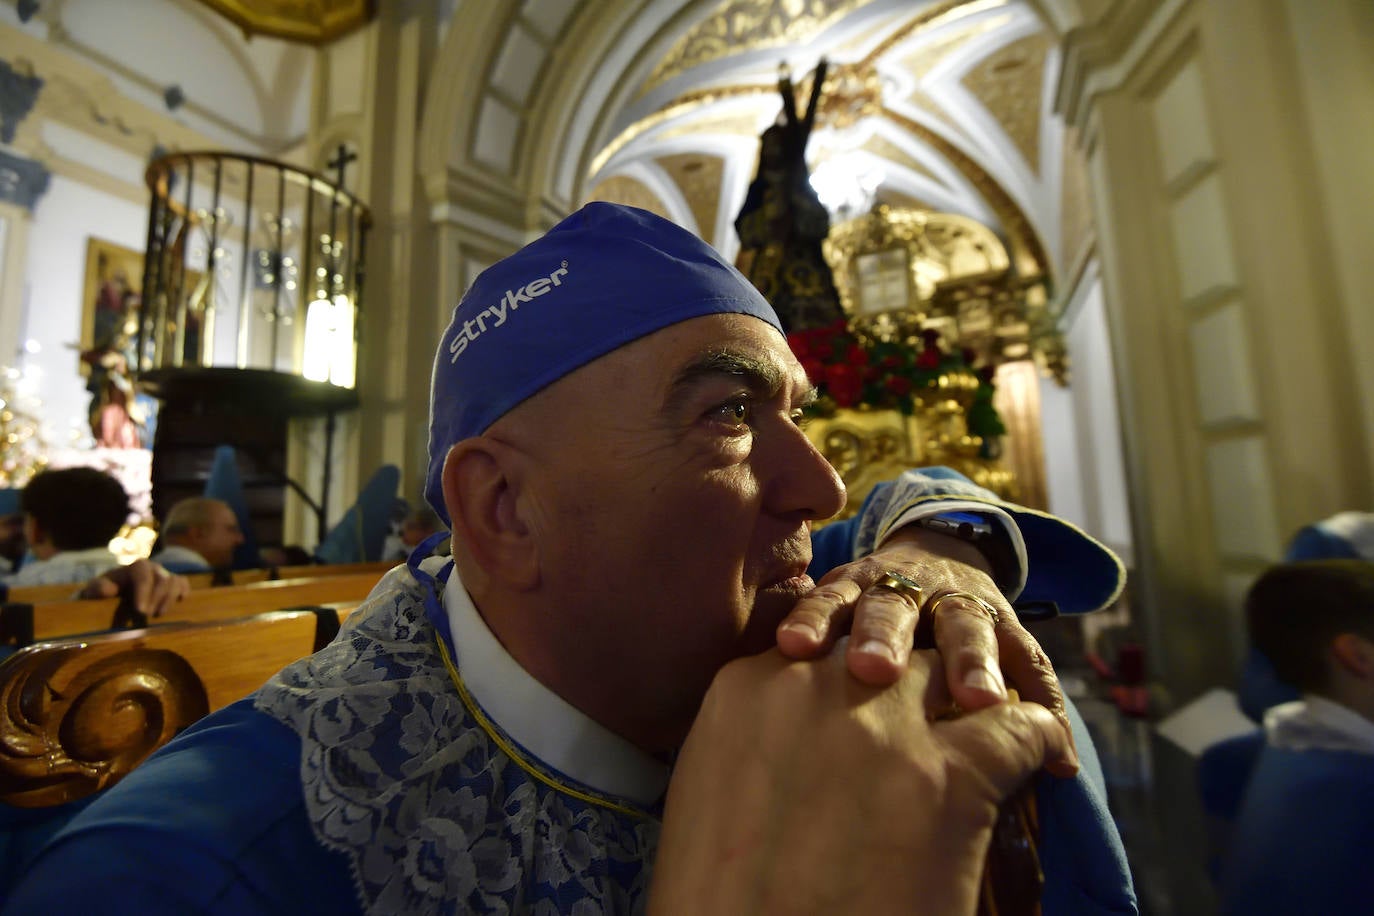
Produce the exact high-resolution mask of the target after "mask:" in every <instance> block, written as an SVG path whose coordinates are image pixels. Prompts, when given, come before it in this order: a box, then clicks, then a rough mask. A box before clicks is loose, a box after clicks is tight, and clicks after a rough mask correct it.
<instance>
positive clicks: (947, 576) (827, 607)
mask: <svg viewBox="0 0 1374 916" xmlns="http://www.w3.org/2000/svg"><path fill="white" fill-rule="evenodd" d="M888 570H897V571H898V572H901V573H903V574H904V575H906V576H907V577H909V578H910V579H912V580H914V581H915V582H916V583H918V584H919V585H920V586H921V587H922V589H923V594H922V604H923V605H924V606H925V607H929V606H930V603H931V601H932V600H933V599H935V598H937V597H939V596H940V595H943V594H949V593H951V592H969V593H971V594H974V595H977V596H978V597H979V598H982V599H983V600H984V601H986V602H987V603H988V604H990V605H991V606H992V607H993V608H994V609H995V610H996V611H997V613H998V616H999V618H1000V622H999V623H997V625H995V626H994V624H993V621H992V620H991V619H990V618H989V617H988V615H987V614H986V612H984V611H982V610H981V609H979V608H978V607H977V606H976V605H975V604H974V603H973V602H970V601H967V600H965V599H962V598H950V599H948V600H945V601H942V602H940V608H939V613H938V614H936V615H935V617H934V620H930V621H925V622H924V624H923V625H924V626H930V627H932V628H933V632H934V644H935V647H936V648H937V649H938V650H939V651H940V656H941V658H942V660H943V663H944V668H945V673H946V678H947V682H948V687H949V691H950V694H951V695H952V696H953V698H954V701H955V702H956V703H958V704H959V706H960V707H962V708H963V709H965V710H975V709H982V708H984V707H986V706H990V705H993V704H996V703H1000V702H1002V701H1004V700H1005V699H1006V697H1007V692H1006V682H1007V681H1010V682H1011V684H1012V686H1013V687H1015V688H1016V690H1017V692H1018V693H1019V694H1020V696H1021V698H1022V699H1024V700H1029V701H1032V702H1035V703H1039V704H1040V705H1041V706H1044V707H1045V708H1047V709H1049V710H1050V711H1051V712H1053V713H1054V714H1055V716H1056V717H1057V718H1059V719H1060V721H1061V722H1063V723H1064V726H1065V728H1067V727H1068V721H1069V720H1068V714H1067V712H1066V711H1065V707H1064V696H1063V694H1062V693H1061V692H1060V690H1059V680H1058V678H1057V677H1055V674H1054V667H1053V666H1052V665H1051V664H1050V660H1049V658H1048V657H1047V656H1046V655H1045V652H1044V650H1043V649H1041V648H1040V644H1039V643H1037V642H1036V641H1035V637H1033V636H1031V634H1030V633H1029V632H1027V631H1026V628H1025V627H1023V626H1022V625H1021V623H1020V621H1019V620H1017V618H1016V612H1015V611H1013V610H1012V608H1011V605H1010V604H1009V603H1008V602H1007V600H1006V598H1005V597H1004V596H1003V595H1002V592H1001V590H1000V589H999V588H998V587H997V585H996V584H995V583H994V582H993V580H992V576H991V570H990V567H989V566H988V562H987V560H986V558H984V556H983V554H982V552H981V551H980V550H978V548H977V547H974V546H973V545H972V544H969V543H967V542H965V541H961V540H959V539H957V538H953V537H949V536H948V535H943V534H938V533H936V532H931V531H926V530H924V529H921V528H916V527H912V526H908V527H907V528H904V529H902V530H901V531H899V532H897V533H896V534H895V535H893V536H892V537H891V538H890V539H888V541H887V542H886V543H885V544H883V546H882V547H880V548H879V549H878V550H876V551H874V552H873V553H872V554H870V555H869V556H867V557H864V558H863V559H861V560H856V561H855V562H853V563H849V564H846V565H845V566H840V567H837V568H836V569H833V570H831V571H830V572H829V573H828V574H826V575H825V577H823V578H822V579H821V580H820V582H819V583H818V584H817V586H816V589H815V590H814V591H813V592H811V594H810V595H808V596H807V597H805V598H803V599H802V600H801V601H799V602H797V606H796V607H795V608H793V610H792V612H791V613H790V614H789V615H788V616H787V618H786V619H785V620H783V622H782V623H781V624H780V625H779V627H778V634H777V640H778V648H779V649H780V650H781V651H782V653H783V654H784V655H786V656H787V657H789V658H794V659H810V658H815V657H817V656H819V655H820V654H822V653H824V652H827V651H829V649H830V647H831V646H833V645H834V643H835V641H836V640H837V639H838V638H839V637H841V636H844V635H846V634H847V635H849V636H850V640H849V645H848V648H847V649H846V651H845V660H846V662H847V664H848V666H849V670H850V673H851V674H853V676H854V677H856V678H858V679H859V680H860V681H862V682H864V683H865V684H871V685H873V686H883V685H885V684H891V683H894V682H895V681H896V680H897V679H898V678H899V677H901V675H902V672H903V671H904V670H905V667H906V663H907V658H908V657H909V656H910V654H911V651H912V646H913V641H914V637H915V633H916V628H917V626H918V624H922V621H921V610H920V608H918V607H917V606H916V603H915V602H914V601H913V600H911V599H910V598H909V597H907V596H905V595H903V594H901V593H899V592H896V591H893V590H892V589H889V588H875V587H874V586H875V585H876V583H877V582H878V581H879V580H880V579H881V578H882V577H883V574H884V573H885V572H887V571H888ZM1004 673H1005V679H1004ZM1077 769H1078V764H1077V755H1076V754H1074V753H1073V751H1072V745H1070V752H1069V754H1068V755H1067V756H1066V757H1065V758H1064V759H1062V760H1056V761H1054V762H1053V763H1052V764H1051V766H1050V767H1049V770H1050V772H1052V773H1054V774H1056V775H1059V776H1071V775H1073V773H1075V772H1076V771H1077Z"/></svg>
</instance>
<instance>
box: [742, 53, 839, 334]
mask: <svg viewBox="0 0 1374 916" xmlns="http://www.w3.org/2000/svg"><path fill="white" fill-rule="evenodd" d="M825 71H826V61H825V60H821V62H820V63H819V64H818V65H817V66H816V73H815V76H814V77H813V79H812V83H811V98H810V100H809V101H808V102H807V106H806V114H805V116H803V117H800V118H799V117H798V116H797V103H796V99H795V98H794V96H793V88H792V78H791V76H790V75H788V74H787V72H786V71H785V70H784V71H783V72H782V73H781V75H780V76H779V78H778V91H779V92H780V93H781V95H782V112H781V113H780V114H779V115H778V119H777V121H776V123H774V124H773V125H772V126H771V127H769V128H768V129H767V130H765V131H764V132H763V136H762V137H761V138H760V141H761V142H760V149H759V168H758V173H757V174H756V175H755V176H754V180H753V181H752V182H751V183H750V185H749V193H748V194H747V195H746V196H745V199H744V206H743V207H741V208H740V212H739V216H738V217H736V218H735V231H736V232H737V233H739V239H740V253H739V257H738V258H737V259H736V262H735V266H736V267H738V268H739V269H740V272H741V273H743V274H744V275H745V276H746V277H748V278H749V281H750V282H751V283H753V284H754V286H755V287H757V288H758V290H759V292H761V293H762V294H763V295H764V298H766V299H767V300H768V301H769V302H770V303H771V304H772V306H773V308H774V309H776V310H777V313H778V317H779V318H780V319H781V320H782V325H783V328H784V330H786V331H788V332H789V333H790V332H792V331H801V330H806V329H808V328H815V327H823V326H826V325H831V324H833V323H834V322H836V321H840V320H843V319H844V317H845V316H844V311H843V309H841V307H840V296H839V293H838V292H837V291H836V289H835V280H834V278H833V276H832V275H831V272H830V265H829V264H828V263H826V260H825V255H824V254H823V253H822V251H821V243H822V242H823V241H824V240H825V237H826V236H827V235H828V234H829V232H830V214H829V213H828V212H826V209H825V206H824V205H823V204H822V203H821V200H820V198H819V197H818V196H817V195H816V191H815V189H813V188H812V187H811V181H810V174H809V172H808V170H807V166H806V141H807V139H808V138H809V137H810V135H811V127H812V125H813V124H814V123H815V119H816V103H817V102H818V101H819V99H820V94H821V85H822V84H823V83H824V82H825Z"/></svg>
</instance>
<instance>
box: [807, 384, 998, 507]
mask: <svg viewBox="0 0 1374 916" xmlns="http://www.w3.org/2000/svg"><path fill="white" fill-rule="evenodd" d="M970 378H971V377H970ZM973 383H974V384H975V385H976V380H973ZM967 384H968V382H967V380H963V379H951V380H949V382H947V383H946V386H945V388H944V389H943V396H942V395H941V390H940V389H938V388H937V390H936V391H933V392H930V393H928V394H926V395H923V396H922V397H921V398H918V400H917V406H916V410H915V412H914V413H913V414H912V415H911V416H905V415H903V414H901V413H899V412H898V411H896V410H868V409H845V408H842V409H839V410H836V411H835V413H834V415H833V416H829V417H815V418H812V419H809V420H807V421H806V435H807V438H809V439H810V440H811V441H812V443H814V444H815V446H816V448H817V450H819V451H820V453H821V454H822V455H824V456H825V459H826V461H828V462H830V464H831V466H832V467H834V468H835V470H836V472H837V473H838V474H839V475H840V479H842V480H843V481H844V485H845V488H846V489H847V490H848V493H849V496H848V502H847V503H846V505H845V507H844V509H842V510H841V511H840V513H839V515H837V516H835V518H836V519H844V518H849V517H850V516H852V515H854V514H855V513H856V512H858V510H859V507H860V506H862V505H863V501H864V498H865V497H866V496H868V492H869V491H870V490H872V489H873V487H874V486H875V485H877V484H879V483H881V482H883V481H885V480H891V479H893V478H894V477H896V476H897V475H898V474H901V473H902V472H903V471H906V470H909V469H911V468H913V467H922V466H930V465H945V466H946V467H952V468H954V469H955V470H957V471H959V472H960V473H961V474H963V475H964V476H966V477H968V478H969V479H970V480H972V481H973V482H974V483H976V484H978V485H979V486H983V487H987V488H988V489H990V490H992V491H993V492H995V493H997V494H999V495H1001V496H1004V497H1011V496H1012V495H1014V492H1015V486H1014V481H1013V479H1012V475H1011V473H1010V472H1008V471H1007V470H1006V469H1005V468H1002V467H1000V466H999V465H998V464H997V462H996V460H995V459H989V458H982V457H980V456H979V450H980V449H981V448H982V445H983V440H982V439H981V438H979V437H978V436H970V435H969V434H968V427H967V425H966V423H965V419H964V418H965V410H966V407H965V406H964V405H961V403H960V401H959V400H956V397H964V391H963V389H965V388H966V386H967Z"/></svg>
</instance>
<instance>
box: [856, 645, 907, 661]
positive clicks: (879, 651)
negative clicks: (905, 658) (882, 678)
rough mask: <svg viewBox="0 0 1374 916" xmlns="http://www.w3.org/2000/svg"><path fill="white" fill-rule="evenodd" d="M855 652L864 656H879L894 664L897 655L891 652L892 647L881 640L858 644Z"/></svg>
mask: <svg viewBox="0 0 1374 916" xmlns="http://www.w3.org/2000/svg"><path fill="white" fill-rule="evenodd" d="M854 651H855V652H863V653H864V654H865V655H880V656H882V657H883V658H885V659H887V660H888V661H891V662H895V661H896V660H897V653H896V652H893V651H892V647H891V646H889V645H888V644H887V643H885V642H883V641H882V640H881V639H870V640H867V641H866V642H863V643H860V645H859V647H858V648H857V649H855V650H854Z"/></svg>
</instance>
